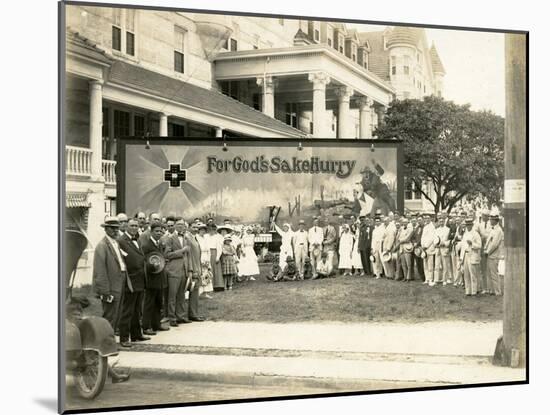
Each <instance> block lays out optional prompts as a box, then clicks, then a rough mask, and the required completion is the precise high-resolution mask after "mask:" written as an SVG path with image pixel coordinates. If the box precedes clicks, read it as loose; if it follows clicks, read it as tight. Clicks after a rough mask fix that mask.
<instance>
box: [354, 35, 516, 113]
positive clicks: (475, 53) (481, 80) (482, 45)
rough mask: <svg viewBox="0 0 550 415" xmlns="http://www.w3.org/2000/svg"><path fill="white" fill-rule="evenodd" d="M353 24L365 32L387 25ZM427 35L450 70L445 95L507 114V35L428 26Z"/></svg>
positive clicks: (449, 98)
mask: <svg viewBox="0 0 550 415" xmlns="http://www.w3.org/2000/svg"><path fill="white" fill-rule="evenodd" d="M350 26H355V27H357V28H358V29H360V30H365V31H376V30H382V28H383V26H376V25H350ZM426 37H427V39H428V45H429V46H431V44H432V41H433V42H434V43H435V46H436V48H437V51H438V53H439V57H440V58H441V61H442V62H443V66H444V67H445V70H446V72H447V74H446V75H445V81H444V93H443V95H444V98H446V99H448V100H451V101H454V102H456V103H457V104H471V107H472V109H474V110H482V109H487V110H491V111H493V112H494V113H496V114H498V115H501V116H504V107H505V105H504V98H505V97H504V34H502V33H488V32H474V31H462V30H444V29H426Z"/></svg>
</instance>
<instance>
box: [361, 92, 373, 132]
mask: <svg viewBox="0 0 550 415" xmlns="http://www.w3.org/2000/svg"><path fill="white" fill-rule="evenodd" d="M373 103H374V101H373V100H372V99H371V98H369V97H362V98H361V99H360V100H359V138H372V108H371V107H372V104H373Z"/></svg>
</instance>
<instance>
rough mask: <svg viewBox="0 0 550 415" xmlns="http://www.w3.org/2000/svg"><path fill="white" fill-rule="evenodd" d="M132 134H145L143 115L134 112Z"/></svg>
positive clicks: (139, 135) (138, 135) (141, 135)
mask: <svg viewBox="0 0 550 415" xmlns="http://www.w3.org/2000/svg"><path fill="white" fill-rule="evenodd" d="M134 135H135V136H136V137H143V136H145V117H144V116H143V115H139V114H134Z"/></svg>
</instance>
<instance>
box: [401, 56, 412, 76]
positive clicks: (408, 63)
mask: <svg viewBox="0 0 550 415" xmlns="http://www.w3.org/2000/svg"><path fill="white" fill-rule="evenodd" d="M410 67H411V58H410V56H405V62H404V65H403V73H404V74H405V75H409V74H410Z"/></svg>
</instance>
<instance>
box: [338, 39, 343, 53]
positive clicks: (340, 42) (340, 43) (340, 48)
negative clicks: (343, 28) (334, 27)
mask: <svg viewBox="0 0 550 415" xmlns="http://www.w3.org/2000/svg"><path fill="white" fill-rule="evenodd" d="M338 51H339V52H340V53H344V35H340V34H339V35H338Z"/></svg>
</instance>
